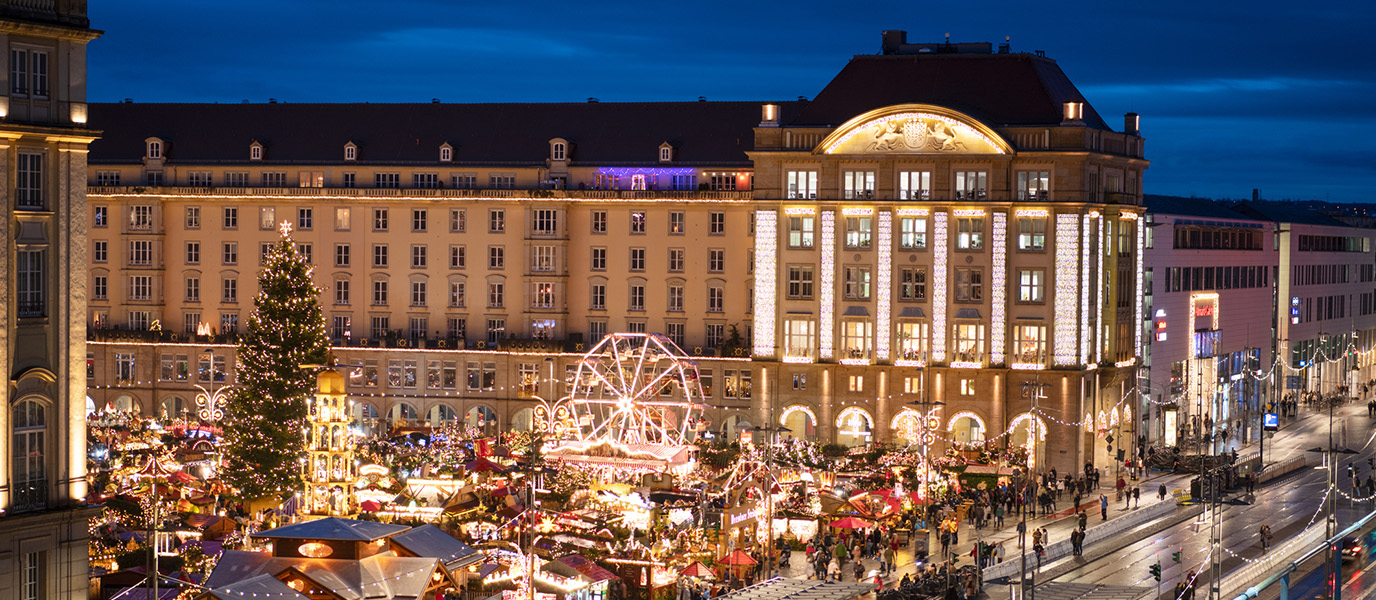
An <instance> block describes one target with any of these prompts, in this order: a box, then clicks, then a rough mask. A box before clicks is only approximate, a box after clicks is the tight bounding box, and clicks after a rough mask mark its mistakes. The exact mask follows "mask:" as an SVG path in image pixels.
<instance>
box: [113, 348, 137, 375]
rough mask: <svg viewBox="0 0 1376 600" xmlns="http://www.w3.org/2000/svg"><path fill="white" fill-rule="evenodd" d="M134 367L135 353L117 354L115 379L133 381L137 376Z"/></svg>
mask: <svg viewBox="0 0 1376 600" xmlns="http://www.w3.org/2000/svg"><path fill="white" fill-rule="evenodd" d="M134 367H135V364H134V355H133V354H122V353H116V354H115V379H117V380H119V381H133V380H134V376H135V368H134Z"/></svg>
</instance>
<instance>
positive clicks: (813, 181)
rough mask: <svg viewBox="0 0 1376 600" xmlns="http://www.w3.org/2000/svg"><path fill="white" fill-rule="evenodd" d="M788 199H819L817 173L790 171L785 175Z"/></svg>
mask: <svg viewBox="0 0 1376 600" xmlns="http://www.w3.org/2000/svg"><path fill="white" fill-rule="evenodd" d="M785 180H786V184H787V186H788V197H789V198H793V199H814V200H815V199H816V198H817V172H816V171H789V172H788V173H787V174H786V175H785Z"/></svg>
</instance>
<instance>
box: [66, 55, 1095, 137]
mask: <svg viewBox="0 0 1376 600" xmlns="http://www.w3.org/2000/svg"><path fill="white" fill-rule="evenodd" d="M1065 102H1084V103H1085V106H1084V119H1083V120H1084V123H1085V125H1086V126H1088V127H1092V128H1095V129H1103V130H1106V131H1111V129H1110V128H1109V126H1108V125H1107V124H1105V123H1104V120H1103V119H1102V118H1100V117H1099V113H1097V112H1095V110H1094V107H1093V106H1090V104H1089V101H1088V100H1085V97H1084V96H1083V95H1082V94H1080V91H1079V90H1078V89H1076V87H1075V84H1073V83H1071V82H1070V78H1068V77H1066V75H1065V72H1064V71H1062V70H1061V67H1060V66H1059V65H1057V64H1056V61H1054V60H1051V59H1049V58H1044V57H1040V56H1036V55H1032V54H935V53H932V54H902V55H878V56H869V55H862V56H856V57H854V58H852V59H851V60H850V62H849V63H847V64H846V67H845V68H844V69H842V70H841V72H840V73H838V74H837V75H836V77H835V78H833V79H832V80H831V83H829V84H827V86H826V88H824V89H823V90H822V91H821V93H819V94H817V97H816V98H815V99H813V100H812V101H811V102H809V103H807V106H806V108H804V109H803V110H802V111H801V112H799V113H798V115H797V116H796V117H795V118H793V119H790V120H785V121H783V122H784V123H787V124H788V125H793V126H808V125H812V126H833V127H834V126H838V125H841V124H842V123H845V122H846V121H848V120H850V119H851V118H852V117H855V116H856V115H859V114H862V113H865V112H867V111H870V110H873V109H876V108H880V107H883V106H891V105H894V104H905V103H922V104H934V105H938V106H944V107H946V108H950V109H954V110H958V111H961V112H963V113H966V114H968V115H970V116H972V117H975V118H977V119H979V120H981V121H983V122H985V123H986V124H988V125H991V126H995V127H999V126H1018V125H1059V124H1060V123H1061V119H1062V115H1063V106H1064V103H1065ZM93 122H94V121H93Z"/></svg>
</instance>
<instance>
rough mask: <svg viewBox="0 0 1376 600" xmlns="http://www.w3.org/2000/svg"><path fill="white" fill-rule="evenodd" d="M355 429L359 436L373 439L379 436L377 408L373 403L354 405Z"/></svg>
mask: <svg viewBox="0 0 1376 600" xmlns="http://www.w3.org/2000/svg"><path fill="white" fill-rule="evenodd" d="M353 419H354V429H355V432H356V433H357V434H358V435H362V436H368V437H373V436H375V435H377V420H378V412H377V407H376V406H373V403H371V402H357V403H354V414H353Z"/></svg>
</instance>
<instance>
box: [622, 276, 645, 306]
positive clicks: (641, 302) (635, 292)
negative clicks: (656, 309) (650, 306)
mask: <svg viewBox="0 0 1376 600" xmlns="http://www.w3.org/2000/svg"><path fill="white" fill-rule="evenodd" d="M629 298H630V299H629V301H628V303H627V307H626V309H627V310H635V311H642V310H645V284H643V283H632V284H631V286H630V294H629Z"/></svg>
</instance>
